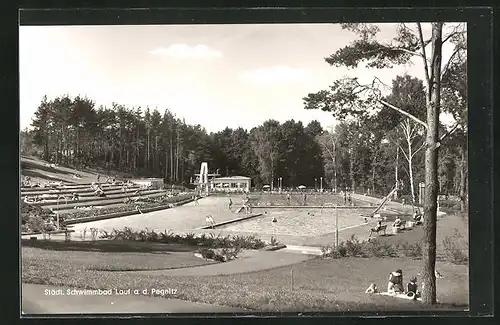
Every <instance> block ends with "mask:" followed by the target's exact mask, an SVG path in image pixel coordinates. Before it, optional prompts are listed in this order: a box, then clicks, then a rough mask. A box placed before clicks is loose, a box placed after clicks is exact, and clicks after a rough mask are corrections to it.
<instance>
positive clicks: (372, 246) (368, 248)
mask: <svg viewBox="0 0 500 325" xmlns="http://www.w3.org/2000/svg"><path fill="white" fill-rule="evenodd" d="M364 246H365V247H364V248H365V254H366V255H365V256H370V257H371V256H373V257H396V256H398V254H397V250H396V249H394V247H393V246H392V245H390V244H388V243H382V242H380V241H379V240H371V241H369V242H367V243H366V244H365V245H364Z"/></svg>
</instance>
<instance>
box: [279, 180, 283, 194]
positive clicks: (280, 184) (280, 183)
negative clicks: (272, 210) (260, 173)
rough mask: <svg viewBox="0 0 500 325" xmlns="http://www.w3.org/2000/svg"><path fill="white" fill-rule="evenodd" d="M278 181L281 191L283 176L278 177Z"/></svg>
mask: <svg viewBox="0 0 500 325" xmlns="http://www.w3.org/2000/svg"><path fill="white" fill-rule="evenodd" d="M278 183H279V187H280V193H281V189H282V188H283V177H279V178H278Z"/></svg>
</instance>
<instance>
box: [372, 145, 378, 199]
mask: <svg viewBox="0 0 500 325" xmlns="http://www.w3.org/2000/svg"><path fill="white" fill-rule="evenodd" d="M376 163H377V153H375V154H374V155H373V161H372V194H373V193H375V165H376Z"/></svg>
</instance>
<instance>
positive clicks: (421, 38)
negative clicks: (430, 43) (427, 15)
mask: <svg viewBox="0 0 500 325" xmlns="http://www.w3.org/2000/svg"><path fill="white" fill-rule="evenodd" d="M417 28H418V36H419V38H420V46H421V47H422V55H423V58H424V68H425V79H426V80H427V85H428V86H429V89H430V87H431V79H430V77H429V65H428V64H427V54H425V46H426V44H425V42H424V34H423V33H422V25H420V23H417Z"/></svg>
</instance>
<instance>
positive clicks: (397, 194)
mask: <svg viewBox="0 0 500 325" xmlns="http://www.w3.org/2000/svg"><path fill="white" fill-rule="evenodd" d="M398 167H399V147H397V148H396V170H395V174H396V175H395V176H396V184H399V175H398ZM398 192H399V190H398V188H396V190H395V191H394V198H395V199H397V198H398V197H399V193H398Z"/></svg>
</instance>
